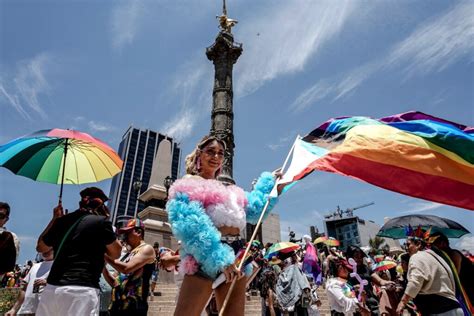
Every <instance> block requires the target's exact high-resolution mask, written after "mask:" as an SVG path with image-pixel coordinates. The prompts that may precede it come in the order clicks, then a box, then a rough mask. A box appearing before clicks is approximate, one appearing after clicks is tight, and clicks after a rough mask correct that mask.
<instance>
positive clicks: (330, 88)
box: [289, 1, 474, 111]
mask: <svg viewBox="0 0 474 316" xmlns="http://www.w3.org/2000/svg"><path fill="white" fill-rule="evenodd" d="M473 14H474V2H471V1H466V2H460V3H459V4H458V5H457V6H455V7H454V8H453V9H451V10H449V11H448V12H446V13H444V14H442V15H440V16H438V17H435V18H433V19H430V20H429V21H427V22H425V23H422V24H421V25H420V26H418V27H417V28H416V29H415V31H414V32H413V33H411V34H410V35H409V36H408V37H407V38H406V39H405V40H403V41H401V42H399V43H397V44H395V45H394V46H393V47H392V49H391V53H388V54H387V55H386V56H384V57H381V58H380V59H379V60H375V61H370V62H367V63H366V64H363V65H362V66H359V67H356V68H355V69H353V70H351V71H349V72H347V73H345V74H343V75H342V76H335V77H333V78H330V79H323V80H319V81H317V82H316V83H315V84H314V85H313V86H311V87H309V88H308V89H305V90H304V91H303V92H302V93H301V94H300V95H299V96H298V97H297V98H296V99H295V101H294V102H293V103H292V104H291V105H290V107H289V110H290V111H302V110H305V109H307V108H309V107H310V106H312V105H313V104H315V103H317V102H318V101H321V100H322V99H325V98H331V99H332V100H333V101H334V100H337V99H339V98H342V97H344V96H346V95H348V94H349V93H351V92H353V91H355V90H356V89H357V88H358V87H359V86H360V85H361V84H362V83H364V82H365V81H366V80H368V79H369V78H371V77H372V76H373V75H374V74H375V73H376V72H378V71H381V70H384V69H388V68H395V67H397V68H400V69H401V70H402V71H403V72H404V73H406V75H407V77H410V76H414V75H426V74H428V73H431V72H440V71H442V70H444V69H445V68H446V67H448V66H449V65H451V64H453V63H454V62H456V61H458V60H459V59H461V58H462V57H464V56H466V55H470V54H472V51H473V48H474V19H472V16H473Z"/></svg>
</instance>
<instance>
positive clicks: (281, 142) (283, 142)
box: [267, 132, 296, 151]
mask: <svg viewBox="0 0 474 316" xmlns="http://www.w3.org/2000/svg"><path fill="white" fill-rule="evenodd" d="M295 135H296V133H294V132H291V133H288V134H287V135H286V136H283V137H280V138H279V139H278V141H277V142H276V143H273V144H267V147H268V148H270V149H271V150H273V151H276V150H278V149H279V148H282V147H284V146H287V147H288V150H289V149H290V147H289V146H290V142H291V141H292V140H294V139H295V138H296V136H295Z"/></svg>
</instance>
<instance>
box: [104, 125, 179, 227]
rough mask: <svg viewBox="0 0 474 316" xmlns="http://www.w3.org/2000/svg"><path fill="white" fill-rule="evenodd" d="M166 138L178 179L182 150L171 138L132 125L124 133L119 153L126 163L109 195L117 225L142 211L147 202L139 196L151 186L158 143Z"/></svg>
mask: <svg viewBox="0 0 474 316" xmlns="http://www.w3.org/2000/svg"><path fill="white" fill-rule="evenodd" d="M165 138H167V139H168V140H170V142H171V144H172V145H171V152H172V159H171V177H172V178H173V179H177V178H178V173H179V163H180V153H181V150H180V148H179V144H178V143H175V142H174V141H173V139H172V138H170V137H168V136H165V135H163V134H160V133H158V132H155V131H152V130H148V129H146V130H141V129H138V128H134V127H132V126H130V127H129V128H128V130H127V131H126V132H125V134H124V135H123V137H122V141H121V142H120V146H119V150H118V154H119V155H120V157H121V158H122V160H123V162H124V167H123V170H122V172H121V173H119V174H117V175H116V176H114V177H113V179H112V184H111V187H110V194H109V197H110V202H109V208H110V212H111V216H112V218H111V219H112V223H113V224H114V225H116V226H121V224H122V223H123V222H124V221H126V220H127V219H129V218H133V217H136V216H137V213H139V212H140V211H141V210H143V208H144V204H143V202H139V201H138V200H137V198H138V196H139V195H140V194H141V193H143V192H145V191H146V189H147V188H148V185H149V182H150V176H151V171H152V168H153V162H154V159H155V156H156V153H157V151H158V146H159V144H160V142H161V141H162V140H164V139H165ZM156 184H157V185H163V184H162V183H156Z"/></svg>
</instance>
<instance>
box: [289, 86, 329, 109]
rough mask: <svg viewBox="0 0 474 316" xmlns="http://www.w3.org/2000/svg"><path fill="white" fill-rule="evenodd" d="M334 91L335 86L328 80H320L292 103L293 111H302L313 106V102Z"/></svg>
mask: <svg viewBox="0 0 474 316" xmlns="http://www.w3.org/2000/svg"><path fill="white" fill-rule="evenodd" d="M333 92H334V87H333V86H331V85H329V84H328V83H327V82H325V81H323V80H320V81H318V82H316V84H315V85H313V86H312V87H310V88H309V89H306V90H305V91H303V93H301V94H300V95H299V96H298V97H297V98H296V100H295V101H294V102H293V103H292V104H291V105H290V110H292V111H297V112H298V111H302V110H304V109H306V108H307V107H309V106H311V104H312V103H314V102H317V101H319V100H322V99H324V98H325V97H327V96H328V95H329V94H330V93H333Z"/></svg>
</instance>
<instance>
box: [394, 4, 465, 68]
mask: <svg viewBox="0 0 474 316" xmlns="http://www.w3.org/2000/svg"><path fill="white" fill-rule="evenodd" d="M473 16H474V2H472V1H465V2H460V3H459V4H458V5H456V6H455V7H454V8H453V9H451V10H450V11H448V12H447V13H445V14H443V15H440V16H438V17H436V18H434V19H431V20H430V21H427V22H425V23H423V24H422V25H420V26H419V27H418V28H417V29H416V30H415V31H414V32H413V33H412V34H411V35H410V36H409V37H408V38H407V39H405V40H404V41H403V42H401V43H400V44H398V45H396V46H395V49H394V51H393V52H392V53H391V54H390V56H389V58H388V63H389V64H390V65H393V66H396V65H399V64H401V63H405V70H406V71H407V72H408V73H409V74H410V75H413V74H416V73H423V74H426V73H429V72H439V71H442V70H444V69H445V68H446V67H448V66H449V65H451V64H452V63H454V62H456V61H457V60H459V59H460V58H462V57H464V56H465V55H472V51H473V48H474V19H473Z"/></svg>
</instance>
